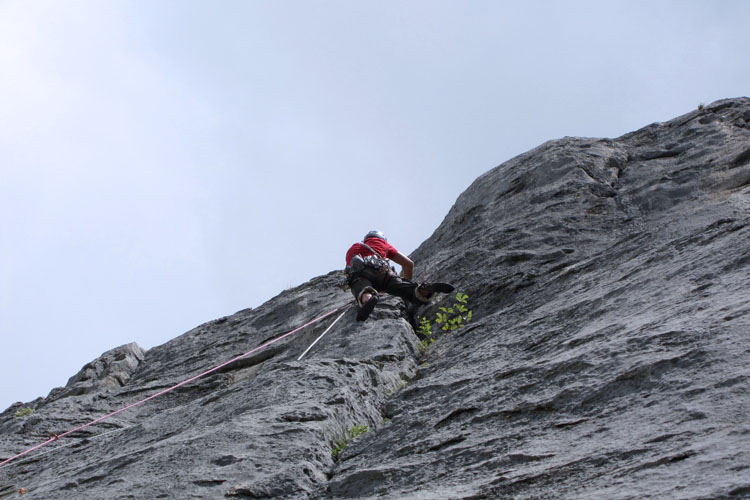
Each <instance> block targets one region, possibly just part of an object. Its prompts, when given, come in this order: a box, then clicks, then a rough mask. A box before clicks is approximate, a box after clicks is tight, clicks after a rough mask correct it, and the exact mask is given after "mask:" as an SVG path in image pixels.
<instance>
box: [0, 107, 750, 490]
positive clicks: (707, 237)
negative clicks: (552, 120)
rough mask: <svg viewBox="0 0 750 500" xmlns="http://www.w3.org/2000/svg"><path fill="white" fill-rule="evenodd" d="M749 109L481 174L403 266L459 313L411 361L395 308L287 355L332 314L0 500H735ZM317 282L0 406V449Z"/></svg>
mask: <svg viewBox="0 0 750 500" xmlns="http://www.w3.org/2000/svg"><path fill="white" fill-rule="evenodd" d="M748 121H750V99H747V98H740V99H729V100H724V101H718V102H716V103H714V104H711V105H709V106H706V107H705V108H704V109H702V110H700V111H694V112H691V113H688V114H687V115H684V116H682V117H679V118H676V119H674V120H671V121H669V122H665V123H657V124H653V125H650V126H648V127H645V128H643V129H641V130H638V131H636V132H633V133H630V134H627V135H625V136H623V137H620V138H617V139H584V138H564V139H560V140H556V141H550V142H548V143H545V144H543V145H541V146H539V147H538V148H536V149H534V150H532V151H529V152H528V153H525V154H523V155H520V156H518V157H516V158H514V159H512V160H510V161H508V162H506V163H504V164H503V165H500V166H499V167H497V168H495V169H493V170H491V171H489V172H487V173H486V174H484V175H482V176H481V177H479V178H478V179H477V180H476V181H475V182H474V183H473V184H472V185H471V186H470V187H469V188H468V189H467V190H466V191H465V192H464V193H463V194H462V195H461V196H460V197H459V198H458V200H457V201H456V203H455V205H454V206H453V208H452V209H451V211H450V212H449V214H448V215H447V217H446V218H445V220H444V221H443V223H442V224H441V225H440V227H438V228H437V229H436V231H435V232H434V234H433V235H432V236H431V237H430V238H429V239H428V240H427V241H425V242H424V243H423V244H422V245H421V246H420V247H419V248H418V249H417V250H416V251H415V252H414V254H413V255H412V257H413V259H414V260H415V262H416V263H417V271H418V273H419V274H420V276H419V277H420V279H427V280H433V281H448V282H451V283H454V284H456V285H457V286H458V289H459V290H461V291H462V292H465V293H468V295H469V306H470V307H471V308H472V309H473V313H474V320H473V321H472V323H470V324H469V325H467V326H465V327H463V328H461V329H459V330H456V331H454V332H451V333H445V334H441V335H439V336H438V340H437V341H436V342H435V343H434V344H432V345H431V346H430V347H429V348H428V349H427V350H426V351H424V352H422V351H423V349H420V342H419V339H418V338H417V336H416V335H415V333H414V331H413V330H412V328H411V327H410V325H409V322H408V318H406V315H405V311H404V310H403V307H402V306H401V304H400V303H399V302H398V301H397V300H395V299H392V298H391V299H388V300H385V301H383V302H382V303H381V304H380V305H379V306H378V308H376V310H375V311H374V313H373V314H372V316H371V317H370V319H369V320H368V321H367V322H365V323H358V322H356V321H355V319H354V311H353V310H349V311H348V312H347V314H346V315H345V317H344V318H343V319H342V320H341V321H340V322H339V323H337V324H336V326H335V327H334V328H333V329H332V331H331V332H330V333H329V334H328V335H327V336H326V338H325V339H324V340H323V341H322V342H321V343H320V344H318V345H316V346H315V348H314V349H313V350H312V351H311V352H310V354H309V355H308V356H307V357H306V358H305V359H304V360H303V361H301V362H298V361H296V358H297V357H298V356H299V354H300V353H301V352H302V351H303V350H304V349H305V348H306V347H307V345H309V343H310V342H312V340H313V339H315V338H316V337H317V335H319V334H320V333H321V332H322V331H323V329H325V328H326V326H327V325H328V324H329V323H330V322H331V321H332V320H333V317H331V318H330V319H327V320H325V321H322V322H321V323H319V324H316V325H315V326H313V327H309V328H308V329H306V330H304V331H302V332H300V333H299V334H298V335H295V336H291V337H289V338H288V339H285V340H283V341H281V342H279V343H277V344H274V345H273V346H271V347H269V348H268V349H267V350H265V351H261V352H259V353H257V354H254V355H253V356H251V357H248V358H245V359H243V360H240V361H238V362H236V363H234V364H232V365H229V366H227V367H225V368H224V369H223V370H221V371H220V372H217V373H214V374H212V375H209V376H207V377H205V378H202V379H199V380H197V381H195V382H193V383H191V384H188V385H185V386H183V387H181V388H180V389H178V390H176V391H174V392H171V393H169V394H167V395H165V396H163V397H160V398H157V399H154V400H152V401H150V402H148V403H146V404H144V405H142V406H139V407H136V408H133V409H132V410H129V411H128V412H125V413H122V414H119V415H117V416H116V417H113V418H112V419H110V420H107V421H105V422H103V423H101V424H97V425H95V426H92V427H89V428H88V429H86V430H84V431H81V432H80V433H79V435H78V436H75V435H74V436H71V438H66V439H64V440H61V441H60V442H55V443H53V444H51V445H49V447H48V448H43V449H42V450H40V451H39V452H38V453H36V454H31V455H29V458H28V459H26V457H24V459H21V460H19V461H18V462H15V463H12V464H10V465H8V466H6V467H3V468H0V498H2V497H3V495H8V496H14V495H17V492H18V489H20V488H22V487H23V488H26V489H27V490H28V492H29V494H32V495H33V498H81V497H84V498H221V497H229V498H332V499H333V498H336V499H341V498H373V499H374V498H393V499H404V498H413V499H418V498H424V499H440V498H444V499H484V498H486V499H494V498H524V499H531V498H539V499H542V498H563V499H564V498H570V499H579V498H592V499H594V498H596V499H599V498H615V499H619V498H622V499H625V498H659V499H662V498H674V499H684V498H691V499H702V498H743V497H747V496H748V495H750V480H748V479H747V477H748V476H747V474H746V473H747V471H748V470H750V451H748V450H750V424H748V423H747V422H746V420H747V419H746V415H747V414H748V412H749V411H750V394H748V375H750V369H748V368H747V364H748V363H747V360H748V354H749V353H750V336H749V335H748V332H750V315H749V314H748V313H749V312H750V300H748V298H747V297H748V294H747V293H746V291H745V288H746V286H745V285H746V281H747V279H746V278H747V275H748V263H750V244H748V241H749V237H750V227H748V215H749V213H750V212H749V209H750V146H749V145H750V128H748V127H747V126H746V124H747V122H748ZM342 250H345V249H342ZM340 276H341V275H340V273H338V272H333V273H330V274H328V275H326V276H321V277H319V278H316V279H313V280H311V281H310V282H308V283H305V284H303V285H301V286H299V287H297V288H295V289H293V290H288V291H286V292H284V293H282V294H281V295H279V296H277V297H275V298H273V299H272V300H270V301H269V302H267V303H266V304H264V305H263V306H261V307H259V308H257V309H253V310H245V311H240V312H238V313H237V314H235V315H232V316H229V317H226V318H222V319H219V320H216V321H212V322H209V323H206V324H204V325H202V326H200V327H198V328H196V329H194V330H192V331H190V332H188V333H186V334H184V335H182V336H180V337H178V338H176V339H174V340H172V341H170V342H168V343H166V344H164V345H162V346H159V347H155V348H153V349H151V350H149V351H148V352H146V353H145V356H144V355H143V354H142V353H141V354H139V352H140V351H139V349H137V346H134V345H132V344H131V346H124V347H123V348H119V349H120V350H119V351H118V350H114V351H110V353H107V354H105V355H104V356H103V357H102V358H100V359H99V360H96V361H95V362H92V363H91V364H89V365H87V366H86V367H84V369H83V370H82V371H81V372H80V373H79V374H78V375H76V376H75V377H73V378H72V379H71V381H70V382H69V383H68V386H67V387H66V388H63V389H55V390H53V391H52V393H51V394H50V396H49V397H48V398H44V399H42V398H40V399H38V400H36V401H34V402H32V403H30V404H27V405H23V406H26V407H31V408H34V410H35V411H34V413H33V414H32V415H29V416H26V417H19V418H16V417H14V414H15V413H16V411H17V410H18V409H19V408H20V407H21V405H20V404H19V405H14V406H12V407H11V408H9V409H8V410H6V412H4V413H3V414H2V415H0V436H1V437H0V456H2V457H8V456H11V455H13V454H15V453H17V452H19V451H21V450H23V449H25V448H26V447H29V446H32V445H34V444H36V443H38V442H39V441H40V439H42V438H46V437H47V436H48V435H49V432H62V431H64V430H67V429H69V428H72V427H74V426H76V425H80V424H82V423H85V422H87V421H89V420H91V419H93V418H96V417H98V416H101V415H104V414H106V413H108V412H111V411H114V410H116V409H118V408H120V407H122V406H124V405H126V404H129V403H132V402H135V401H137V400H140V399H142V398H144V397H146V396H148V395H150V394H153V393H155V392H158V391H159V390H162V389H164V388H166V387H169V386H171V385H173V384H175V383H177V382H180V381H181V380H183V379H185V378H187V377H189V376H192V375H195V374H197V373H200V372H202V371H204V370H206V369H207V368H210V367H211V366H214V365H216V364H218V363H219V362H222V361H225V360H227V359H231V358H232V357H234V356H236V355H238V354H241V353H243V352H247V351H248V350H250V349H251V348H253V347H254V346H257V345H260V344H261V343H263V342H264V341H266V340H268V339H269V338H273V337H275V336H277V335H279V334H282V333H285V332H286V331H289V330H291V329H292V328H294V327H297V326H299V325H300V324H303V323H305V322H306V321H308V320H309V319H311V318H312V317H315V316H317V315H319V314H321V313H323V312H326V311H329V310H332V309H335V308H336V307H338V306H340V305H342V304H344V303H346V302H347V301H348V300H350V295H348V293H347V292H343V291H341V290H339V289H337V288H336V287H335V283H336V282H337V281H338V280H339V279H340ZM452 299H453V297H445V296H443V298H442V302H440V303H437V304H434V305H432V306H430V307H427V308H423V309H422V310H421V311H420V315H425V316H427V317H433V316H434V314H435V312H436V311H437V310H438V309H437V308H438V307H439V306H441V305H449V304H450V303H452ZM123 353H124V357H123ZM354 426H367V428H368V430H369V432H367V433H365V434H362V435H360V436H358V437H356V438H354V439H351V440H349V441H348V442H347V438H348V437H349V436H350V433H351V430H352V428H353V427H354ZM343 443H346V446H344V447H343V448H342V449H341V451H340V452H339V453H337V455H336V456H335V457H334V454H333V453H332V450H333V449H334V448H336V447H339V446H340V445H342V444H343Z"/></svg>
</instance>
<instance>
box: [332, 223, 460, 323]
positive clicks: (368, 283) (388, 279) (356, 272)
mask: <svg viewBox="0 0 750 500" xmlns="http://www.w3.org/2000/svg"><path fill="white" fill-rule="evenodd" d="M389 259H390V260H392V261H393V262H395V263H396V264H399V265H400V266H401V271H402V276H398V275H397V274H396V272H395V270H394V268H393V267H391V265H390V264H389V263H388V260H389ZM345 272H346V275H347V280H348V283H349V286H350V287H351V290H352V294H353V295H354V298H356V299H357V304H358V305H359V310H358V311H357V321H364V320H366V319H367V317H368V316H369V315H370V313H371V312H372V310H373V309H374V308H375V306H376V305H377V303H378V292H387V293H389V294H391V295H396V296H397V297H401V298H402V299H404V300H405V301H407V303H411V304H427V303H428V302H429V301H430V299H431V298H432V296H433V295H434V294H435V292H441V293H448V292H452V291H453V290H454V287H453V286H452V285H449V284H447V283H422V284H421V285H420V284H417V283H415V282H413V281H411V278H412V276H413V274H414V262H412V260H411V259H410V258H409V257H407V256H406V255H404V254H402V253H401V252H399V251H398V250H396V249H395V248H394V247H393V246H392V245H391V244H390V243H388V240H387V239H386V238H385V235H384V234H383V233H381V232H380V231H370V232H369V233H367V234H366V235H365V237H364V239H363V240H362V243H355V244H354V245H352V246H351V247H350V248H349V251H348V252H346V270H345Z"/></svg>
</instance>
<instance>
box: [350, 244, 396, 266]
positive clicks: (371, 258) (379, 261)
mask: <svg viewBox="0 0 750 500" xmlns="http://www.w3.org/2000/svg"><path fill="white" fill-rule="evenodd" d="M360 245H362V246H363V247H365V248H366V249H368V250H369V251H371V252H372V253H373V255H368V256H367V257H365V258H364V261H365V264H366V265H368V266H370V267H372V268H374V269H375V270H377V271H378V272H379V273H385V272H388V271H390V270H391V265H390V264H388V259H386V258H385V257H383V256H382V255H380V253H379V252H376V251H375V249H374V248H372V247H371V246H370V245H368V244H367V243H365V242H364V241H363V242H362V243H360ZM352 260H354V259H352Z"/></svg>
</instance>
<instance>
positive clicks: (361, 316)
mask: <svg viewBox="0 0 750 500" xmlns="http://www.w3.org/2000/svg"><path fill="white" fill-rule="evenodd" d="M376 305H378V296H377V295H373V296H372V297H370V300H368V301H367V302H365V303H364V304H363V305H362V307H360V308H359V311H357V321H364V320H366V319H367V317H368V316H369V315H370V313H371V312H372V310H373V309H375V306H376Z"/></svg>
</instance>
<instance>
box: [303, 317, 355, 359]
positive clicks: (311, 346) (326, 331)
mask: <svg viewBox="0 0 750 500" xmlns="http://www.w3.org/2000/svg"><path fill="white" fill-rule="evenodd" d="M344 314H346V311H344V312H342V313H341V314H339V317H338V318H336V319H334V320H333V323H331V324H330V326H329V327H328V328H326V330H325V331H324V332H323V333H321V334H320V336H319V337H318V338H317V339H315V341H314V342H313V343H312V344H310V347H308V348H307V349H305V352H303V353H302V354H300V357H299V358H297V361H299V360H301V359H302V358H303V357H305V354H307V353H308V352H309V351H310V349H312V348H313V346H314V345H315V344H317V343H318V340H320V339H322V338H323V335H325V334H326V333H328V330H330V329H331V328H333V325H335V324H336V322H337V321H338V320H340V319H341V318H342V317H343V316H344Z"/></svg>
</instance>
